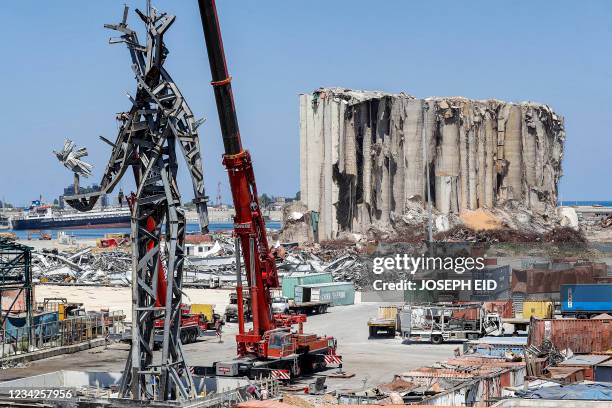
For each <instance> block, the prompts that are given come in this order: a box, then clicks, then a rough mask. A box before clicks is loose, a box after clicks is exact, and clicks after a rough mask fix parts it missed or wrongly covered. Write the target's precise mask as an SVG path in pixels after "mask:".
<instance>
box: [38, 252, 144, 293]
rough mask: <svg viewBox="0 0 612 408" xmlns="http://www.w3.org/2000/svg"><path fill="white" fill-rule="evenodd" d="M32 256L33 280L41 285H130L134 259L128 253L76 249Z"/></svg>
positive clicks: (39, 253)
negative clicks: (46, 283) (52, 283)
mask: <svg viewBox="0 0 612 408" xmlns="http://www.w3.org/2000/svg"><path fill="white" fill-rule="evenodd" d="M32 254H33V257H32V258H33V259H32V261H33V265H32V277H33V278H34V279H35V280H38V281H39V282H58V283H81V284H105V285H129V284H130V279H131V268H132V259H131V257H130V254H129V252H127V251H125V250H95V251H94V250H93V248H85V249H80V250H79V249H75V248H73V249H67V250H65V251H62V252H60V251H58V250H57V249H54V250H52V251H46V250H43V251H40V252H33V253H32Z"/></svg>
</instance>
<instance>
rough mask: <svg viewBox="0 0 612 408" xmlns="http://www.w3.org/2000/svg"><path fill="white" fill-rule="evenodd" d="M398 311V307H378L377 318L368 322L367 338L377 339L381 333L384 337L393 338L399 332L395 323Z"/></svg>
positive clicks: (397, 324)
mask: <svg viewBox="0 0 612 408" xmlns="http://www.w3.org/2000/svg"><path fill="white" fill-rule="evenodd" d="M399 309H400V308H399V307H398V306H380V307H379V308H378V314H377V316H376V317H371V318H370V319H369V320H368V334H369V336H370V337H378V336H380V335H381V332H382V334H383V335H385V336H389V337H392V336H393V337H394V336H395V333H396V332H397V331H398V330H399V322H398V321H397V318H398V312H399Z"/></svg>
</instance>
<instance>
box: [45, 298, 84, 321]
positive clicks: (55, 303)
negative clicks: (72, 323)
mask: <svg viewBox="0 0 612 408" xmlns="http://www.w3.org/2000/svg"><path fill="white" fill-rule="evenodd" d="M37 308H38V309H39V310H41V311H44V312H57V313H58V318H59V320H66V319H67V318H69V317H77V316H85V309H84V308H83V303H77V302H68V299H66V298H63V297H49V298H44V299H43V303H42V305H39V306H38V307H37Z"/></svg>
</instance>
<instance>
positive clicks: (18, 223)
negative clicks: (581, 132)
mask: <svg viewBox="0 0 612 408" xmlns="http://www.w3.org/2000/svg"><path fill="white" fill-rule="evenodd" d="M130 221H131V213H130V209H129V208H128V207H109V208H102V209H99V210H93V211H88V212H77V211H61V210H56V209H54V208H53V207H51V206H50V205H44V204H39V203H38V202H33V203H32V205H31V206H30V208H29V209H28V210H27V211H26V212H25V214H24V215H23V216H21V217H14V218H13V219H12V220H11V223H12V227H13V229H14V230H47V229H78V228H121V227H129V226H130Z"/></svg>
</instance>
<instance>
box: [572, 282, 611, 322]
mask: <svg viewBox="0 0 612 408" xmlns="http://www.w3.org/2000/svg"><path fill="white" fill-rule="evenodd" d="M608 312H612V284H591V285H561V313H562V314H563V315H575V316H577V317H584V318H588V317H589V316H591V315H594V314H600V313H608Z"/></svg>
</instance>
